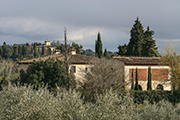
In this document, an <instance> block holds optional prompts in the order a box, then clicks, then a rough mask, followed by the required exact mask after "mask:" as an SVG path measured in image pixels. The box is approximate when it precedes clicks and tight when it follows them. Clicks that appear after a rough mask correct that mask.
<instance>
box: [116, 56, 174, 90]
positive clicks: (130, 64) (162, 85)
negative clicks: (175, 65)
mask: <svg viewBox="0 0 180 120" xmlns="http://www.w3.org/2000/svg"><path fill="white" fill-rule="evenodd" d="M113 59H117V60H120V61H122V62H123V63H124V73H125V81H126V82H129V83H130V82H131V79H132V69H134V81H135V76H136V74H135V72H136V68H137V69H138V84H139V88H140V89H141V90H147V80H148V67H151V78H152V90H159V89H160V90H171V84H170V81H168V80H169V78H170V74H169V69H170V68H169V66H168V65H166V66H165V65H162V63H161V59H160V57H121V56H118V57H113ZM134 84H135V83H134ZM126 89H127V90H130V89H131V84H129V85H127V86H126Z"/></svg>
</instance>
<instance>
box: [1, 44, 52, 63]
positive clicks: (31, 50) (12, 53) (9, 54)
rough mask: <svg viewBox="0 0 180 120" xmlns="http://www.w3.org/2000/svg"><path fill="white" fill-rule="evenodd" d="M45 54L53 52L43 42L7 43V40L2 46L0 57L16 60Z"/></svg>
mask: <svg viewBox="0 0 180 120" xmlns="http://www.w3.org/2000/svg"><path fill="white" fill-rule="evenodd" d="M45 54H51V51H50V48H48V49H47V50H46V49H45V47H44V46H43V45H42V44H41V43H37V42H35V43H32V44H31V45H30V44H29V43H26V44H14V45H13V46H11V45H7V44H6V42H4V43H3V45H2V46H0V59H13V60H15V61H17V60H22V59H29V58H33V57H39V56H42V55H45Z"/></svg>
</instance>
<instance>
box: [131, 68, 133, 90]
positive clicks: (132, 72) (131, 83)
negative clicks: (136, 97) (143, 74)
mask: <svg viewBox="0 0 180 120" xmlns="http://www.w3.org/2000/svg"><path fill="white" fill-rule="evenodd" d="M131 78H132V79H131V90H134V69H132V75H131Z"/></svg>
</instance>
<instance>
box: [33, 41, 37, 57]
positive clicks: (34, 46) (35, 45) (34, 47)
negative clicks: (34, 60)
mask: <svg viewBox="0 0 180 120" xmlns="http://www.w3.org/2000/svg"><path fill="white" fill-rule="evenodd" d="M33 49H34V57H36V56H37V43H34V44H33Z"/></svg>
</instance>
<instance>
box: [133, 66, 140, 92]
mask: <svg viewBox="0 0 180 120" xmlns="http://www.w3.org/2000/svg"><path fill="white" fill-rule="evenodd" d="M134 90H139V85H138V69H137V68H136V83H135V88H134Z"/></svg>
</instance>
